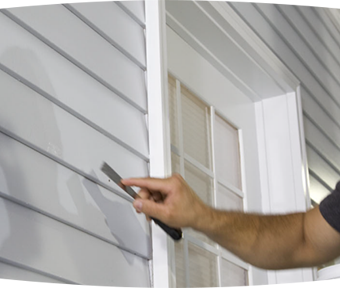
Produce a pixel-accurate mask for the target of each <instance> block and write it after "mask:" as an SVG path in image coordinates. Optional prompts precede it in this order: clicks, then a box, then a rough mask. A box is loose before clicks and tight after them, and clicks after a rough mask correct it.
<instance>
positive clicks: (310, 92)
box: [301, 83, 340, 128]
mask: <svg viewBox="0 0 340 288" xmlns="http://www.w3.org/2000/svg"><path fill="white" fill-rule="evenodd" d="M301 88H303V89H304V90H306V92H307V93H308V94H309V95H310V97H311V98H312V99H313V100H314V101H315V102H316V103H317V104H318V106H319V108H320V109H321V110H322V111H323V112H324V113H325V114H326V115H327V116H328V118H329V119H330V120H331V121H332V122H333V123H334V124H335V125H336V126H337V127H339V128H340V122H338V121H337V120H336V119H335V118H334V117H333V115H331V114H330V113H329V111H328V110H327V109H326V108H325V107H323V105H322V102H321V101H320V100H319V99H318V98H317V97H316V96H315V95H314V93H313V92H312V91H311V90H310V89H309V88H308V87H307V86H306V85H304V84H303V83H301ZM302 108H303V107H302Z"/></svg>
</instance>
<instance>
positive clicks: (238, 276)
mask: <svg viewBox="0 0 340 288" xmlns="http://www.w3.org/2000/svg"><path fill="white" fill-rule="evenodd" d="M247 285H248V272H247V270H245V269H243V268H241V267H239V266H237V265H235V264H233V263H231V262H229V261H227V260H225V259H222V261H221V286H222V287H231V286H247Z"/></svg>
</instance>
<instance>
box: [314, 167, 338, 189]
mask: <svg viewBox="0 0 340 288" xmlns="http://www.w3.org/2000/svg"><path fill="white" fill-rule="evenodd" d="M308 171H309V174H310V175H311V176H312V177H313V178H315V179H316V180H317V181H318V182H319V183H320V184H321V185H322V186H324V187H325V188H326V189H327V190H328V191H329V192H333V190H334V189H333V188H332V187H330V186H329V185H328V184H327V183H326V182H325V181H324V180H323V179H322V178H321V177H320V176H319V175H318V174H316V173H315V172H314V171H313V170H312V169H311V168H308Z"/></svg>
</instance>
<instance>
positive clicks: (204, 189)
mask: <svg viewBox="0 0 340 288" xmlns="http://www.w3.org/2000/svg"><path fill="white" fill-rule="evenodd" d="M184 169H185V180H186V181H187V182H188V184H189V185H190V187H191V188H192V189H193V190H194V191H195V192H196V194H197V195H198V196H199V197H200V198H201V199H202V200H203V201H204V203H206V204H208V205H210V206H211V205H212V204H213V179H212V178H211V177H210V176H209V175H207V174H205V173H204V172H202V171H201V170H199V169H198V168H196V167H195V166H193V165H191V164H190V163H189V162H187V161H185V163H184Z"/></svg>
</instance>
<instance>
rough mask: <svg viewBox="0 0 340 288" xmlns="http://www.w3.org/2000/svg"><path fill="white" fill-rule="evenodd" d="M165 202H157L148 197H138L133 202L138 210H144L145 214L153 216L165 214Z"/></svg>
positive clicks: (157, 216) (159, 216) (158, 216)
mask: <svg viewBox="0 0 340 288" xmlns="http://www.w3.org/2000/svg"><path fill="white" fill-rule="evenodd" d="M162 206H163V204H159V203H156V202H154V201H151V200H147V199H138V200H135V201H134V202H133V207H134V208H135V209H136V210H137V212H142V213H144V214H145V215H147V216H149V217H153V218H158V219H159V218H162V217H161V215H163V214H164V207H162Z"/></svg>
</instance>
